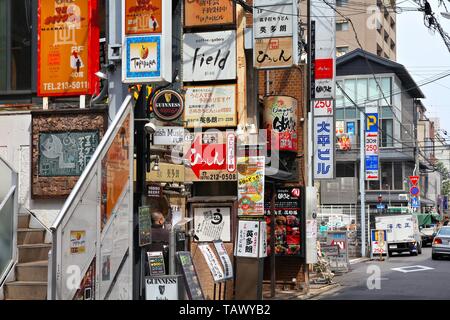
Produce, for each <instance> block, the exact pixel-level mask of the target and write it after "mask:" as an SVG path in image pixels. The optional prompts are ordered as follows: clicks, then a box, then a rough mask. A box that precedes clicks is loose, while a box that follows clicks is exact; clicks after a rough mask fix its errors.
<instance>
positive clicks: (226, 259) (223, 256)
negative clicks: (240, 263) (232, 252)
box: [214, 241, 233, 280]
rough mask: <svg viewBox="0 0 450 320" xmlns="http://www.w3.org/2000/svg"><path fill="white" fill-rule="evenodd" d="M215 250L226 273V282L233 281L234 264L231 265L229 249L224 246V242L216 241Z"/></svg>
mask: <svg viewBox="0 0 450 320" xmlns="http://www.w3.org/2000/svg"><path fill="white" fill-rule="evenodd" d="M214 248H215V249H216V252H217V255H218V256H219V258H220V262H221V263H222V268H223V271H224V276H225V277H224V280H231V279H233V264H232V263H231V259H230V256H229V255H228V252H227V249H226V248H225V245H224V244H223V241H214Z"/></svg>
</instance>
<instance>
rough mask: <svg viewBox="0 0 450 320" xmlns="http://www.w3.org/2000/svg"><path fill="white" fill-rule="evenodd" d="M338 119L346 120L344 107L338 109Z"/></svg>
mask: <svg viewBox="0 0 450 320" xmlns="http://www.w3.org/2000/svg"><path fill="white" fill-rule="evenodd" d="M336 119H337V120H344V119H345V115H344V109H342V108H341V109H336Z"/></svg>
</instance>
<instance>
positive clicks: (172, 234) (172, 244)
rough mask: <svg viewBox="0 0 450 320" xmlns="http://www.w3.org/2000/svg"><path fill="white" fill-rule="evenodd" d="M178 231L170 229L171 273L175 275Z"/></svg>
mask: <svg viewBox="0 0 450 320" xmlns="http://www.w3.org/2000/svg"><path fill="white" fill-rule="evenodd" d="M175 237H176V232H175V230H173V228H172V229H171V230H170V238H169V274H170V275H175V274H176V270H175V251H176V250H177V248H176V239H175Z"/></svg>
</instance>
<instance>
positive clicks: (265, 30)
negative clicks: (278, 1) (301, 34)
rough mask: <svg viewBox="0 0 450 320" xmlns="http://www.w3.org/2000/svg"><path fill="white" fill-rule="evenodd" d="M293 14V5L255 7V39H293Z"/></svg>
mask: <svg viewBox="0 0 450 320" xmlns="http://www.w3.org/2000/svg"><path fill="white" fill-rule="evenodd" d="M292 12H293V6H292V4H288V5H278V6H270V7H259V8H258V7H255V9H254V11H253V30H254V32H255V35H254V37H255V39H260V38H272V37H291V36H292V30H293V20H294V16H293V14H292ZM295 18H296V17H295Z"/></svg>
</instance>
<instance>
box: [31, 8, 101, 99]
mask: <svg viewBox="0 0 450 320" xmlns="http://www.w3.org/2000/svg"><path fill="white" fill-rule="evenodd" d="M97 14H98V12H97V0H91V1H88V0H72V1H55V0H39V2H38V37H37V38H38V59H37V60H38V61H37V63H38V83H37V94H38V96H40V97H47V96H77V95H88V94H94V93H95V92H96V91H97V90H98V88H99V83H100V82H99V81H98V79H97V78H96V76H95V74H94V73H95V72H96V71H98V70H99V69H100V63H99V59H100V31H99V27H98V25H97V21H98V18H97Z"/></svg>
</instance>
